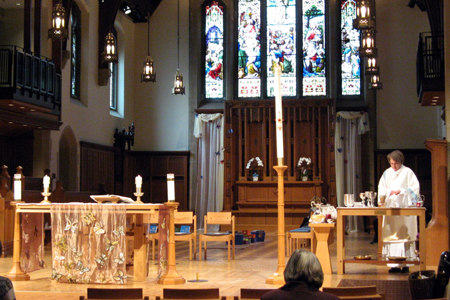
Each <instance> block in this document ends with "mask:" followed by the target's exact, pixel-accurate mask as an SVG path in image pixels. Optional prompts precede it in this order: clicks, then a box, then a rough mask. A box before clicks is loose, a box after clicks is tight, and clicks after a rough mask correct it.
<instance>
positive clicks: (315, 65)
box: [302, 0, 326, 96]
mask: <svg viewBox="0 0 450 300" xmlns="http://www.w3.org/2000/svg"><path fill="white" fill-rule="evenodd" d="M302 11H303V96H324V95H326V68H325V54H326V53H325V2H324V0H303V10H302Z"/></svg>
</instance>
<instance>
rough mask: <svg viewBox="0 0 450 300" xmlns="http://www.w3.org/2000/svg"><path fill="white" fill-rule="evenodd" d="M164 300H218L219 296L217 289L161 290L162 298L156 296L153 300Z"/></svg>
mask: <svg viewBox="0 0 450 300" xmlns="http://www.w3.org/2000/svg"><path fill="white" fill-rule="evenodd" d="M165 299H172V300H174V299H190V300H192V299H220V296H219V289H218V288H205V289H163V298H162V299H161V298H160V297H158V296H157V297H156V299H155V300H165Z"/></svg>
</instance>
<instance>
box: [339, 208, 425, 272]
mask: <svg viewBox="0 0 450 300" xmlns="http://www.w3.org/2000/svg"><path fill="white" fill-rule="evenodd" d="M425 210H426V209H425V208H424V207H408V208H385V207H338V208H337V220H336V223H337V266H338V271H337V273H338V274H339V275H342V274H344V273H345V264H346V263H365V264H377V265H386V264H388V263H393V261H390V260H387V259H381V258H378V259H371V260H357V259H353V258H352V259H346V258H345V217H347V216H377V217H378V216H417V217H418V218H419V232H420V234H419V251H420V252H419V255H420V260H407V261H406V263H408V264H411V265H412V264H414V265H419V267H420V270H425V269H426V267H427V263H426V257H427V255H426V231H425V224H426V220H425ZM378 236H379V237H381V232H379V233H378ZM380 242H381V241H380V240H379V243H380Z"/></svg>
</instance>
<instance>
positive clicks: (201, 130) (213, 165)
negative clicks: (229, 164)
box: [194, 114, 224, 228]
mask: <svg viewBox="0 0 450 300" xmlns="http://www.w3.org/2000/svg"><path fill="white" fill-rule="evenodd" d="M194 136H195V137H196V138H197V139H198V144H197V145H198V151H197V155H198V159H197V194H196V201H195V214H196V215H197V221H198V228H203V220H204V216H205V215H206V213H207V212H208V211H212V212H214V211H221V210H222V209H223V188H224V186H223V178H224V174H223V172H224V168H223V159H224V158H223V150H224V149H223V115H222V114H198V115H197V116H196V117H195V124H194Z"/></svg>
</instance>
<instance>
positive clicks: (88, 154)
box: [80, 142, 116, 194]
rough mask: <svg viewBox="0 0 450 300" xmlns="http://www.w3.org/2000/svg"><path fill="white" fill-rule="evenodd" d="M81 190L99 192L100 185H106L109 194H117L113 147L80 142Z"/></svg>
mask: <svg viewBox="0 0 450 300" xmlns="http://www.w3.org/2000/svg"><path fill="white" fill-rule="evenodd" d="M80 148H81V151H80V152H81V156H80V160H81V162H80V169H81V170H80V174H81V178H80V190H81V191H97V190H98V187H99V184H104V186H105V190H106V191H108V193H111V194H113V193H116V191H115V182H114V163H115V157H114V151H115V149H114V148H113V147H109V146H103V145H98V144H92V143H88V142H80Z"/></svg>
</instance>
